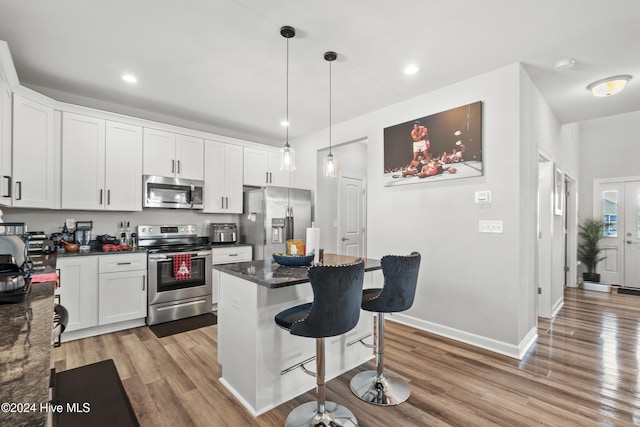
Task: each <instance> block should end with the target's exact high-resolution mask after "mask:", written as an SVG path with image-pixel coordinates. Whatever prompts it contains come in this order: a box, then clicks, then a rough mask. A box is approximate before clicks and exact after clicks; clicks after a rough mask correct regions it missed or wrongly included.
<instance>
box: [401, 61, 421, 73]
mask: <svg viewBox="0 0 640 427" xmlns="http://www.w3.org/2000/svg"><path fill="white" fill-rule="evenodd" d="M418 71H420V67H418V66H417V65H413V64H410V65H407V66H406V67H404V73H405V74H406V75H408V76H410V75H412V74H415V73H417V72H418Z"/></svg>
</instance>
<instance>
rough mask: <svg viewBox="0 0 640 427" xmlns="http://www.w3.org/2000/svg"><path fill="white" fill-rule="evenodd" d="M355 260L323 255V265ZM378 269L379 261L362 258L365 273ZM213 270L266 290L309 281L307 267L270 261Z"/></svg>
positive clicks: (249, 262)
mask: <svg viewBox="0 0 640 427" xmlns="http://www.w3.org/2000/svg"><path fill="white" fill-rule="evenodd" d="M356 259H357V258H356V257H351V256H346V255H335V254H325V255H324V265H340V264H348V263H352V262H354V261H355V260H356ZM380 268H381V267H380V260H377V259H369V258H364V269H365V271H373V270H380ZM213 269H214V270H218V271H221V272H223V273H227V274H230V275H232V276H235V277H239V278H241V279H245V280H248V281H249V282H253V283H257V284H258V285H262V286H266V287H268V288H282V287H284V286H291V285H297V284H300V283H307V282H308V281H309V277H308V276H307V270H308V269H309V267H283V266H281V265H279V264H277V263H276V262H275V261H272V260H258V261H247V262H237V263H234V264H220V265H214V266H213Z"/></svg>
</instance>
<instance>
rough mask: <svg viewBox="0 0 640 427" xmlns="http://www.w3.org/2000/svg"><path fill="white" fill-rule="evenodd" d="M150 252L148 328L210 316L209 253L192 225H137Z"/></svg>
mask: <svg viewBox="0 0 640 427" xmlns="http://www.w3.org/2000/svg"><path fill="white" fill-rule="evenodd" d="M137 231H138V246H139V247H140V249H147V250H148V252H149V267H148V269H149V293H148V301H149V308H148V311H147V325H155V324H157V323H163V322H169V321H172V320H177V319H183V318H186V317H191V316H197V315H200V314H205V313H210V312H211V291H212V277H211V250H210V248H209V247H208V245H207V244H204V245H203V244H199V243H198V235H197V232H196V226H195V225H139V226H138V229H137Z"/></svg>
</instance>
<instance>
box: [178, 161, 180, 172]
mask: <svg viewBox="0 0 640 427" xmlns="http://www.w3.org/2000/svg"><path fill="white" fill-rule="evenodd" d="M178 173H180V160H178Z"/></svg>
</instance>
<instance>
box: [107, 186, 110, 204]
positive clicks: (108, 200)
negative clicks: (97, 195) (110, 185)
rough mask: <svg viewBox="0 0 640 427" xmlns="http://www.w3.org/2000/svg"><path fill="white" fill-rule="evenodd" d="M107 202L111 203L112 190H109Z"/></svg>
mask: <svg viewBox="0 0 640 427" xmlns="http://www.w3.org/2000/svg"><path fill="white" fill-rule="evenodd" d="M107 204H108V205H110V204H111V190H107Z"/></svg>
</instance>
